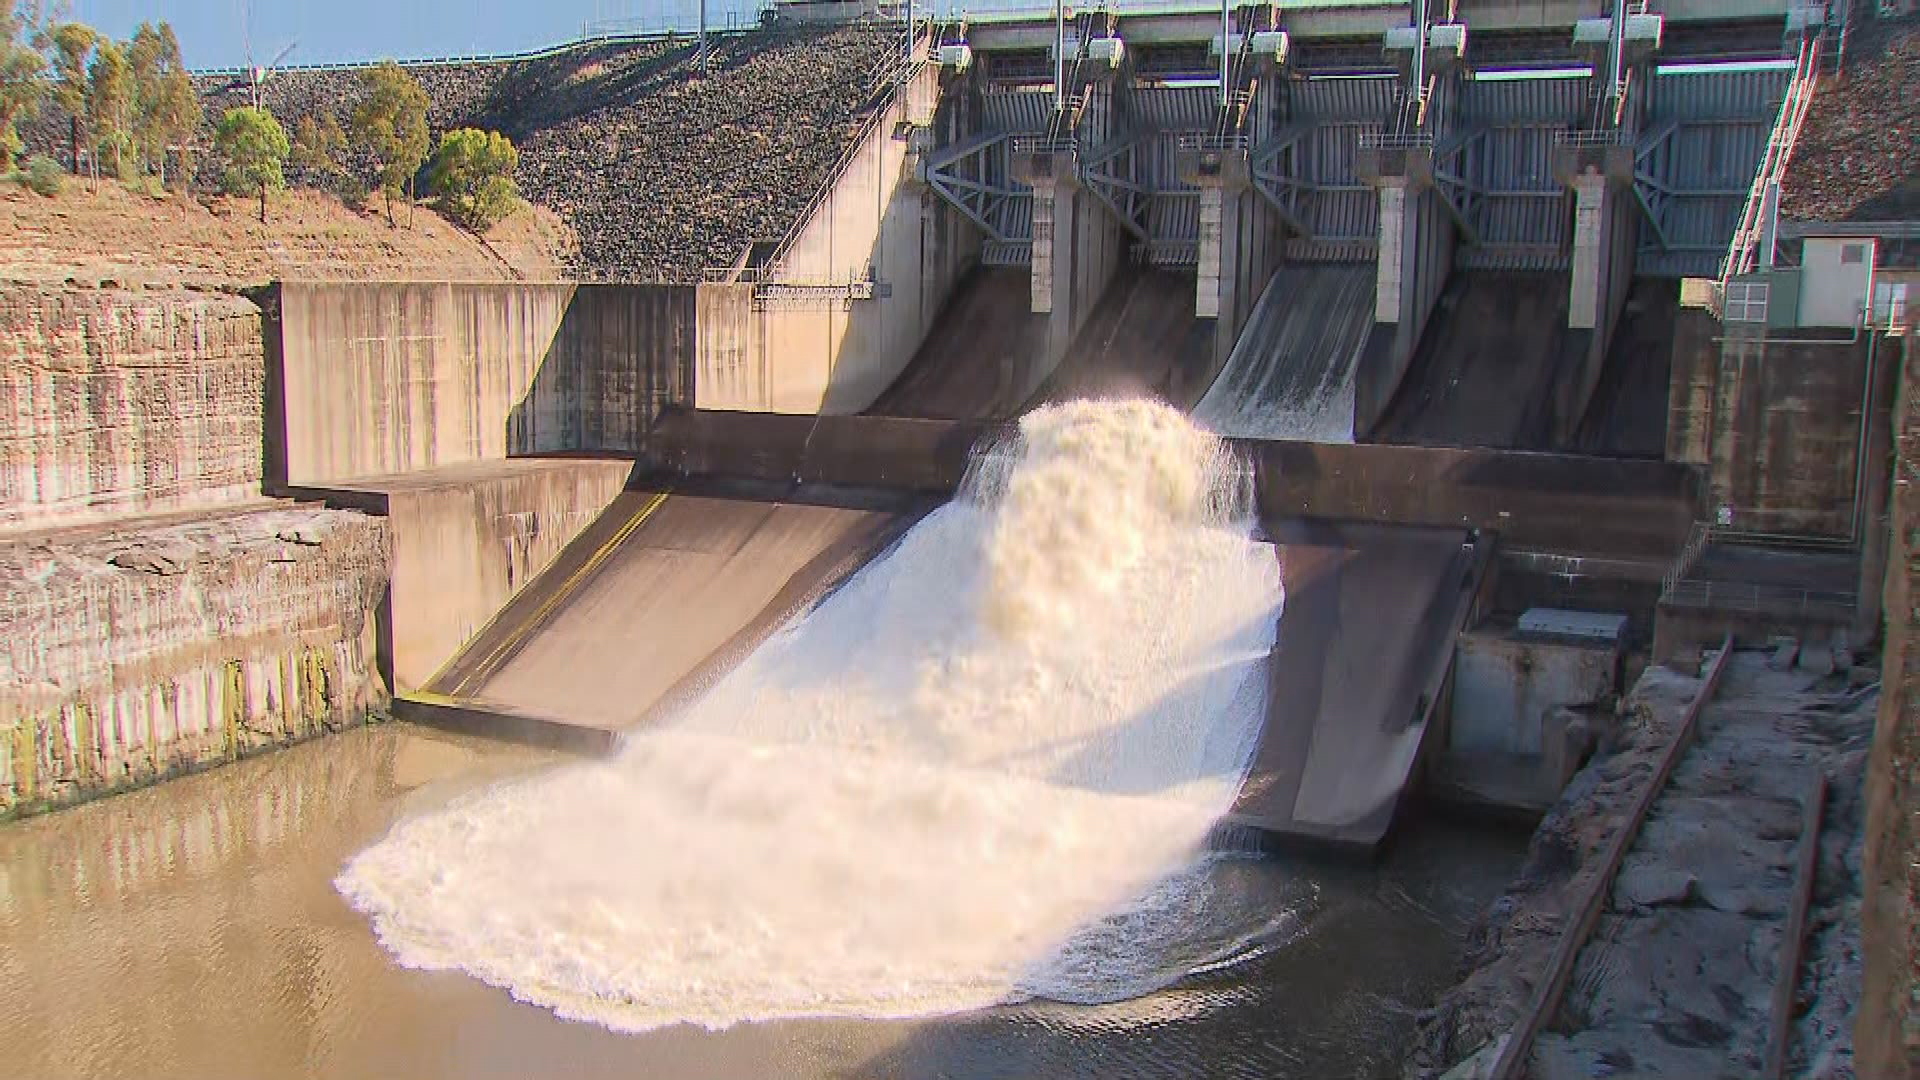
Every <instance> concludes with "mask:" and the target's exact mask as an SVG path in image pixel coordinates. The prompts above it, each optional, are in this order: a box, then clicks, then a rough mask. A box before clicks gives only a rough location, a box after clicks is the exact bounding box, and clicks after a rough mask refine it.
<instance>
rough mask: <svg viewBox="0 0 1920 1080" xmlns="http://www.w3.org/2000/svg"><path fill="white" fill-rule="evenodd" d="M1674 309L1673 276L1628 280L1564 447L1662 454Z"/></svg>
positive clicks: (1634, 455)
mask: <svg viewBox="0 0 1920 1080" xmlns="http://www.w3.org/2000/svg"><path fill="white" fill-rule="evenodd" d="M1679 308H1680V289H1679V285H1678V284H1677V283H1676V282H1674V281H1673V280H1672V279H1663V278H1650V279H1641V280H1638V281H1635V282H1633V284H1632V286H1631V288H1630V289H1629V291H1628V293H1627V302H1626V307H1625V308H1624V309H1623V310H1622V311H1621V313H1620V321H1619V323H1618V324H1617V325H1616V326H1615V327H1614V332H1613V341H1612V344H1611V345H1610V346H1609V347H1608V349H1607V356H1606V361H1605V364H1604V365H1603V366H1602V368H1601V370H1600V382H1599V384H1598V385H1597V386H1595V387H1594V391H1593V397H1592V399H1591V400H1590V401H1589V402H1588V404H1587V412H1586V415H1585V416H1584V417H1582V418H1581V422H1580V427H1579V429H1578V430H1577V431H1576V432H1575V434H1574V438H1573V440H1572V443H1571V445H1570V446H1567V447H1566V448H1565V449H1568V450H1572V451H1577V452H1579V453H1583V454H1600V455H1603V456H1605V457H1631V458H1656V459H1657V458H1659V457H1661V456H1662V455H1663V454H1665V453H1666V449H1667V399H1668V394H1669V390H1670V386H1669V380H1670V378H1671V374H1672V365H1673V325H1674V318H1675V316H1676V315H1677V314H1678V312H1679Z"/></svg>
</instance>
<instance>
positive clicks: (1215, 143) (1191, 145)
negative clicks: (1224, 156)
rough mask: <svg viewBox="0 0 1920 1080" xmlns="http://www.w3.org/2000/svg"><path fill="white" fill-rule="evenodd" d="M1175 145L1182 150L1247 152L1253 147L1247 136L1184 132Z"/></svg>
mask: <svg viewBox="0 0 1920 1080" xmlns="http://www.w3.org/2000/svg"><path fill="white" fill-rule="evenodd" d="M1175 145H1176V146H1178V147H1179V148H1180V149H1182V150H1245V149H1247V148H1248V147H1249V146H1250V145H1252V140H1251V139H1249V138H1248V137H1247V136H1246V135H1240V134H1235V135H1215V134H1212V133H1211V132H1205V131H1188V132H1183V133H1182V134H1181V135H1180V136H1179V138H1178V139H1176V140H1175Z"/></svg>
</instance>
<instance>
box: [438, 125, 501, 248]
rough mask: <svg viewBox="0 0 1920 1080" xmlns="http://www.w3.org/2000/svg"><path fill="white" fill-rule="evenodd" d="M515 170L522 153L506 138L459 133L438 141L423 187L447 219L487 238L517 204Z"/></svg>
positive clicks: (491, 133) (470, 131)
mask: <svg viewBox="0 0 1920 1080" xmlns="http://www.w3.org/2000/svg"><path fill="white" fill-rule="evenodd" d="M519 167H520V152H519V151H518V150H515V149H514V146H513V143H512V141H511V140H509V139H508V138H507V137H506V136H505V135H502V134H500V133H499V132H497V131H477V130H475V129H473V128H461V129H459V130H458V131H449V132H447V133H446V134H445V135H443V136H441V138H440V149H439V150H438V151H437V152H436V153H435V154H434V156H433V165H432V167H431V168H430V169H429V170H428V172H427V184H428V188H429V190H431V191H432V192H433V193H434V194H435V195H438V196H439V197H440V207H441V209H442V210H443V211H445V213H446V215H447V216H448V217H450V218H452V219H453V220H455V221H457V222H459V223H460V224H461V225H464V226H466V227H467V228H469V229H472V230H473V231H474V232H485V231H486V230H487V229H489V228H491V227H492V226H493V225H494V223H495V222H498V221H499V220H500V219H501V218H504V217H506V216H507V215H508V214H511V213H513V210H514V208H515V207H516V206H518V205H519V204H520V192H519V189H518V188H516V187H514V184H513V172H514V170H515V169H517V168H519Z"/></svg>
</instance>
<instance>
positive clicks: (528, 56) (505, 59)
mask: <svg viewBox="0 0 1920 1080" xmlns="http://www.w3.org/2000/svg"><path fill="white" fill-rule="evenodd" d="M759 28H760V27H759V25H758V24H740V25H730V26H728V27H727V28H725V29H716V28H712V27H709V28H708V30H707V37H708V38H709V39H711V38H714V37H732V36H739V35H744V34H750V33H753V32H754V31H756V30H758V29H759ZM587 29H591V27H588V28H587ZM696 32H697V31H696V29H695V28H693V27H683V28H673V27H668V28H664V29H651V30H648V29H642V30H632V31H625V32H619V31H606V32H601V33H587V34H582V35H581V36H580V37H577V38H574V39H572V40H570V41H559V42H555V43H553V44H551V45H543V46H540V47H539V48H534V49H526V50H522V51H519V52H499V53H473V54H470V55H464V56H431V57H417V58H414V59H411V60H395V61H392V62H393V63H396V64H399V65H400V66H401V67H403V68H430V67H452V66H454V65H456V64H461V65H474V64H514V63H520V62H522V61H526V60H545V59H547V58H548V57H552V56H561V55H564V54H566V53H570V52H575V51H577V50H580V49H591V48H597V47H599V46H601V45H635V44H643V43H646V42H652V41H667V42H672V41H677V40H679V39H681V38H690V37H692V36H693V35H694V34H695V33H696ZM387 62H388V61H387V60H336V61H331V62H325V63H313V64H284V65H281V66H280V67H277V68H275V69H274V71H276V72H279V73H286V72H326V71H364V70H366V69H368V68H374V67H379V66H380V65H381V64H385V63H387ZM248 70H249V69H248V68H246V67H244V66H235V65H228V66H225V67H209V68H191V69H189V70H188V71H187V74H188V75H190V76H194V77H198V78H227V77H238V76H242V75H245V74H247V73H248Z"/></svg>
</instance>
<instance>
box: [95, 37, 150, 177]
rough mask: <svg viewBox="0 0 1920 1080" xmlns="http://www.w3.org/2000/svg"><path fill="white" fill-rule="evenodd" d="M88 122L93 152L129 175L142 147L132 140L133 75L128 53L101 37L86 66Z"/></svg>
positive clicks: (125, 174)
mask: <svg viewBox="0 0 1920 1080" xmlns="http://www.w3.org/2000/svg"><path fill="white" fill-rule="evenodd" d="M87 126H88V127H89V128H90V129H92V132H93V139H94V152H95V153H96V154H98V155H99V156H100V157H102V158H106V159H107V160H109V161H111V162H112V163H113V171H114V174H115V175H117V176H119V177H120V178H121V179H123V180H124V179H128V178H129V177H130V175H131V172H132V167H133V165H134V164H135V163H134V161H133V160H131V159H132V158H133V157H134V156H135V155H136V154H138V152H139V150H138V148H137V147H136V146H134V143H133V75H132V72H131V71H130V70H129V69H128V67H127V54H126V53H125V52H123V51H121V48H120V46H118V45H115V44H114V43H113V42H111V41H107V40H105V39H102V40H101V41H100V42H99V43H98V44H97V45H95V46H94V50H93V64H92V65H91V66H90V67H88V68H87Z"/></svg>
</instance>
